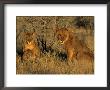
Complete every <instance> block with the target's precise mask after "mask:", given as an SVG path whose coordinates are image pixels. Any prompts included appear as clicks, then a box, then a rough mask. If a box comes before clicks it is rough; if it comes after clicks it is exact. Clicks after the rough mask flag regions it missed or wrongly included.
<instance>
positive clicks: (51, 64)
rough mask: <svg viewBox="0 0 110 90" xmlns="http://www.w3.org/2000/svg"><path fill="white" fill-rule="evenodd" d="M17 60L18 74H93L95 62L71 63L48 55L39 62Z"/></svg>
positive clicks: (81, 61) (80, 61)
mask: <svg viewBox="0 0 110 90" xmlns="http://www.w3.org/2000/svg"><path fill="white" fill-rule="evenodd" d="M20 59H21V58H18V59H17V64H16V65H17V66H16V70H17V72H16V73H17V74H93V73H94V61H93V60H86V59H85V60H83V59H82V60H79V61H76V60H75V61H74V62H71V63H70V64H69V65H68V64H67V62H66V61H61V60H58V59H56V58H54V56H51V55H49V53H48V54H46V55H43V56H42V57H41V58H40V59H39V60H37V61H33V62H32V61H22V60H20Z"/></svg>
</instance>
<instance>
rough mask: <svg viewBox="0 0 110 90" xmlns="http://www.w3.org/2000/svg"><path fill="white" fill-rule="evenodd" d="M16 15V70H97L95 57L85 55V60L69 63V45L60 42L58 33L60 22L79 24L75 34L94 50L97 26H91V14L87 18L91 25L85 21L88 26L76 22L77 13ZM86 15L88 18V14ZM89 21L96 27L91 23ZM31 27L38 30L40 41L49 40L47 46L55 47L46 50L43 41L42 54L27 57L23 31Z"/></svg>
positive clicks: (40, 71) (52, 71) (37, 72)
mask: <svg viewBox="0 0 110 90" xmlns="http://www.w3.org/2000/svg"><path fill="white" fill-rule="evenodd" d="M81 18H82V17H81ZM16 19H17V20H16V21H17V26H16V28H17V30H16V33H17V34H16V35H17V36H16V39H17V42H16V53H17V54H16V74H94V60H87V59H86V58H82V59H81V60H74V61H73V62H71V63H69V64H68V63H67V58H66V52H65V49H64V48H63V47H62V46H61V45H59V44H58V42H57V39H56V38H55V35H54V34H55V33H54V29H55V27H56V25H57V26H58V27H59V28H61V27H67V28H68V27H69V28H75V29H74V31H73V32H74V34H75V35H77V36H78V37H79V40H82V41H83V42H84V43H86V45H87V47H88V48H89V49H90V50H91V51H92V52H94V30H92V29H93V28H94V27H93V26H91V25H92V24H91V22H92V23H93V19H94V17H89V19H88V17H87V21H88V20H90V22H89V21H88V22H89V23H87V22H86V23H87V25H85V24H84V27H82V26H81V27H79V26H78V27H77V26H76V23H77V21H76V20H77V17H47V16H46V17H42V16H41V17H35V16H34V17H25V16H23V17H22V16H21V17H17V18H16ZM84 19H86V17H85V18H84ZM81 20H82V19H81ZM81 22H82V21H81ZM89 24H90V27H92V29H91V28H90V27H89ZM78 25H79V24H78ZM85 27H86V28H85ZM30 31H35V32H37V38H36V40H38V42H40V40H42V39H43V40H44V41H46V46H47V47H50V48H51V49H50V48H49V49H48V50H47V51H43V49H42V48H43V47H42V44H41V43H39V49H40V53H41V56H40V58H38V59H36V60H27V61H26V60H23V59H22V55H23V51H22V49H23V47H22V43H23V40H22V39H23V35H22V32H30ZM52 50H53V51H52ZM58 52H61V53H64V55H58Z"/></svg>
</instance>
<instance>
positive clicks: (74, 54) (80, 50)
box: [55, 28, 94, 62]
mask: <svg viewBox="0 0 110 90" xmlns="http://www.w3.org/2000/svg"><path fill="white" fill-rule="evenodd" d="M55 34H56V37H57V39H58V40H59V42H60V44H62V45H63V48H64V49H65V50H66V52H67V60H68V62H71V61H73V60H75V59H76V60H79V59H90V60H93V58H94V55H93V53H92V52H91V51H90V50H89V48H87V46H86V44H84V43H83V42H82V41H81V40H79V39H78V37H77V36H75V35H74V33H73V32H72V31H69V30H68V29H67V28H60V29H57V30H56V32H55Z"/></svg>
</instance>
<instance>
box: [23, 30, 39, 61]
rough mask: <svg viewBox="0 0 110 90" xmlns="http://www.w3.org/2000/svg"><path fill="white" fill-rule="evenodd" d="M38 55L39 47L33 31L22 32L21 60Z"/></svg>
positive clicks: (33, 58)
mask: <svg viewBox="0 0 110 90" xmlns="http://www.w3.org/2000/svg"><path fill="white" fill-rule="evenodd" d="M39 57H40V49H39V47H38V43H37V40H36V33H35V32H24V38H23V56H22V59H23V60H35V59H37V58H39Z"/></svg>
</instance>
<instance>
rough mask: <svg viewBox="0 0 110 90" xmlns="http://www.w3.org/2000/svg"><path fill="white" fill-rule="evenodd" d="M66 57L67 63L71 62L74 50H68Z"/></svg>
mask: <svg viewBox="0 0 110 90" xmlns="http://www.w3.org/2000/svg"><path fill="white" fill-rule="evenodd" d="M67 54H68V55H67V56H68V62H72V61H73V60H74V59H75V57H76V56H75V50H74V49H68V52H67Z"/></svg>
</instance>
